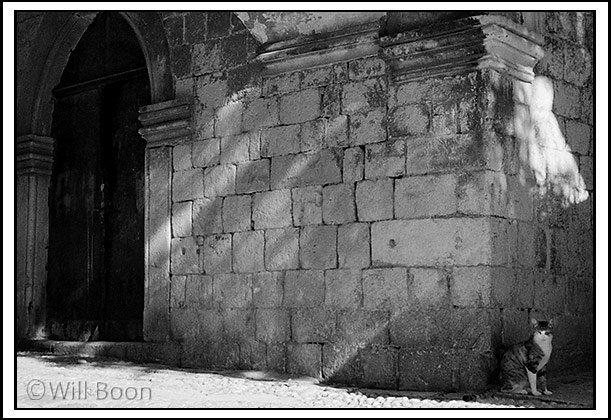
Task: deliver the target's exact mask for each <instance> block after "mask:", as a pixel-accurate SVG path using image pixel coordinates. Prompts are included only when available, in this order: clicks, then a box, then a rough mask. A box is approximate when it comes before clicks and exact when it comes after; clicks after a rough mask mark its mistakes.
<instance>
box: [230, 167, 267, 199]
mask: <svg viewBox="0 0 611 420" xmlns="http://www.w3.org/2000/svg"><path fill="white" fill-rule="evenodd" d="M236 177H237V179H236V192H237V193H238V194H242V193H253V192H259V191H267V190H269V160H268V159H261V160H256V161H250V162H242V163H238V164H237V174H236Z"/></svg>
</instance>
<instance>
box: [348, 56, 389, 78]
mask: <svg viewBox="0 0 611 420" xmlns="http://www.w3.org/2000/svg"><path fill="white" fill-rule="evenodd" d="M385 74H386V62H385V61H384V60H382V59H381V58H379V57H367V58H360V59H358V60H353V61H350V63H348V77H349V78H350V80H360V79H369V78H371V77H376V76H384V75H385Z"/></svg>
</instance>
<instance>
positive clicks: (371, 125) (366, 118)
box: [348, 109, 386, 146]
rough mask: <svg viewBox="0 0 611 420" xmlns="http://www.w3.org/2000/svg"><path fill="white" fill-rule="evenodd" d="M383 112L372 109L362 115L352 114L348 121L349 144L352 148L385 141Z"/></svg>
mask: <svg viewBox="0 0 611 420" xmlns="http://www.w3.org/2000/svg"><path fill="white" fill-rule="evenodd" d="M385 114H386V113H385V112H384V111H382V110H380V109H374V110H372V111H370V112H368V113H364V114H354V115H351V116H350V120H349V126H348V130H349V139H348V141H349V143H350V144H351V145H354V146H358V145H362V144H370V143H379V142H381V141H384V140H386V117H385Z"/></svg>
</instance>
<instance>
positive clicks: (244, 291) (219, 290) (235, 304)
mask: <svg viewBox="0 0 611 420" xmlns="http://www.w3.org/2000/svg"><path fill="white" fill-rule="evenodd" d="M212 290H213V294H214V302H215V303H217V304H218V305H219V306H220V307H221V308H246V307H250V306H252V279H251V276H250V275H249V274H217V275H215V276H214V280H213V282H212Z"/></svg>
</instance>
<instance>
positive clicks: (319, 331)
mask: <svg viewBox="0 0 611 420" xmlns="http://www.w3.org/2000/svg"><path fill="white" fill-rule="evenodd" d="M336 323H337V316H336V313H335V311H334V310H333V309H321V308H314V309H310V308H308V309H298V310H296V311H294V312H293V314H292V316H291V332H292V339H293V341H295V342H297V343H325V342H333V341H334V340H335V335H336Z"/></svg>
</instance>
